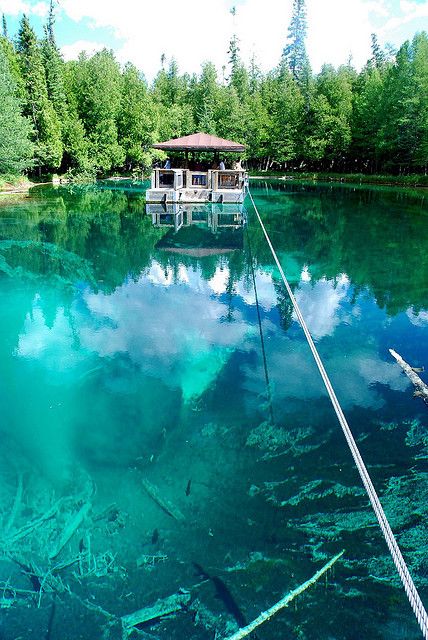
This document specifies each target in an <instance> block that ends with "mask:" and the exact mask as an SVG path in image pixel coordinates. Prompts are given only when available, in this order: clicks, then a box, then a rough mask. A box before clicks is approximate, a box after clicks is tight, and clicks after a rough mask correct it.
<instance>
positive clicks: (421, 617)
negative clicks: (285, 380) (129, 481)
mask: <svg viewBox="0 0 428 640" xmlns="http://www.w3.org/2000/svg"><path fill="white" fill-rule="evenodd" d="M248 195H249V197H250V200H251V203H252V205H253V207H254V211H255V212H256V215H257V219H258V221H259V224H260V226H261V229H262V231H263V233H264V236H265V238H266V242H267V243H268V246H269V248H270V250H271V252H272V256H273V259H274V260H275V263H276V266H277V267H278V270H279V273H280V275H281V278H282V281H283V283H284V286H285V288H286V290H287V293H288V295H289V297H290V300H291V303H292V305H293V308H294V311H295V313H296V316H297V318H298V320H299V322H300V326H301V327H302V329H303V332H304V334H305V336H306V340H307V341H308V344H309V347H310V349H311V352H312V355H313V357H314V360H315V362H316V365H317V367H318V370H319V372H320V374H321V378H322V380H323V382H324V385H325V388H326V389H327V393H328V395H329V397H330V400H331V403H332V405H333V408H334V410H335V412H336V415H337V418H338V420H339V423H340V426H341V427H342V430H343V433H344V434H345V438H346V441H347V443H348V446H349V448H350V450H351V453H352V457H353V458H354V461H355V464H356V465H357V469H358V472H359V474H360V476H361V480H362V481H363V484H364V487H365V489H366V491H367V494H368V496H369V499H370V503H371V505H372V507H373V510H374V512H375V514H376V517H377V519H378V522H379V525H380V528H381V530H382V533H383V535H384V538H385V540H386V544H387V545H388V549H389V551H390V553H391V556H392V559H393V561H394V564H395V566H396V569H397V571H398V574H399V576H400V578H401V582H402V583H403V586H404V589H405V592H406V594H407V597H408V599H409V602H410V605H411V607H412V609H413V612H414V614H415V616H416V619H417V621H418V623H419V626H420V628H421V630H422V633H423V636H424V638H425V640H428V615H427V612H426V610H425V607H424V605H423V603H422V600H421V598H420V596H419V593H418V590H417V589H416V586H415V584H414V582H413V579H412V577H411V575H410V573H409V570H408V568H407V565H406V562H405V560H404V558H403V556H402V554H401V551H400V548H399V546H398V544H397V541H396V539H395V537H394V534H393V532H392V529H391V527H390V524H389V522H388V520H387V517H386V515H385V512H384V510H383V507H382V505H381V503H380V501H379V498H378V495H377V493H376V489H375V488H374V485H373V482H372V480H371V478H370V475H369V472H368V471H367V468H366V465H365V464H364V461H363V459H362V457H361V454H360V451H359V449H358V447H357V443H356V442H355V439H354V436H353V435H352V432H351V429H350V427H349V425H348V422H347V420H346V418H345V415H344V413H343V411H342V407H341V406H340V403H339V400H338V399H337V397H336V394H335V392H334V389H333V386H332V384H331V382H330V379H329V377H328V374H327V372H326V370H325V368H324V365H323V362H322V360H321V357H320V355H319V353H318V351H317V348H316V346H315V344H314V341H313V340H312V336H311V334H310V333H309V329H308V327H307V325H306V322H305V319H304V317H303V315H302V313H301V311H300V308H299V305H298V304H297V300H296V298H295V297H294V294H293V292H292V290H291V287H290V285H289V283H288V280H287V278H286V277H285V273H284V271H283V269H282V266H281V263H280V261H279V259H278V256H277V255H276V252H275V249H274V248H273V245H272V242H271V240H270V237H269V234H268V232H267V231H266V228H265V226H264V224H263V222H262V219H261V217H260V214H259V212H258V209H257V207H256V205H255V202H254V200H253V196H252V195H251V192H250V190H249V189H248Z"/></svg>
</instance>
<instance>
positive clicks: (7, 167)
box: [0, 47, 33, 174]
mask: <svg viewBox="0 0 428 640" xmlns="http://www.w3.org/2000/svg"><path fill="white" fill-rule="evenodd" d="M20 112H21V104H20V101H19V99H18V98H17V96H16V85H15V83H14V79H13V75H12V74H11V72H10V69H9V64H8V60H7V57H6V55H5V53H4V51H3V49H2V47H0V174H7V173H11V174H19V173H20V172H21V171H23V170H24V169H27V168H29V167H30V166H31V159H32V155H33V145H32V143H31V141H30V136H31V125H30V123H29V122H28V120H27V119H26V118H24V117H23V116H21V113H20Z"/></svg>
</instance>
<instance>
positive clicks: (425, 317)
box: [406, 307, 428, 327]
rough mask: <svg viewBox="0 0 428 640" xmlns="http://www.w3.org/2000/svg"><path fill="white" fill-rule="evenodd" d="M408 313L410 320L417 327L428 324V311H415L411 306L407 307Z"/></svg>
mask: <svg viewBox="0 0 428 640" xmlns="http://www.w3.org/2000/svg"><path fill="white" fill-rule="evenodd" d="M406 314H407V316H408V318H409V320H410V322H411V323H412V324H414V325H416V326H417V327H424V326H426V325H428V311H419V312H418V313H415V311H414V309H413V308H412V307H411V308H410V309H407V311H406Z"/></svg>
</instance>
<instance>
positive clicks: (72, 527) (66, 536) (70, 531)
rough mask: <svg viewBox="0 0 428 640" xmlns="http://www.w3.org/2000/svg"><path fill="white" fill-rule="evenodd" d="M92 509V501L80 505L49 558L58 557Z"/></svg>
mask: <svg viewBox="0 0 428 640" xmlns="http://www.w3.org/2000/svg"><path fill="white" fill-rule="evenodd" d="M91 509H92V503H91V502H85V504H84V505H83V506H82V507H80V509H79V511H78V512H77V513H75V514H74V515H73V516H72V517H71V518H70V520H69V521H68V523H67V525H66V527H65V528H64V530H63V532H62V534H61V537H60V539H59V540H58V542H57V545H56V547H55V548H54V550H53V551H51V553H50V554H49V556H48V557H49V560H52V559H53V558H56V556H57V555H58V554H59V552H60V551H61V549H62V548H63V547H64V546H65V545H66V544H67V542H68V541H69V540H70V539H71V538H72V536H73V535H74V533H75V532H76V531H77V529H78V528H79V527H80V525H81V524H82V522H83V521H84V519H85V518H86V516H87V515H88V513H89V512H90V510H91Z"/></svg>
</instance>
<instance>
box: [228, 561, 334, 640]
mask: <svg viewBox="0 0 428 640" xmlns="http://www.w3.org/2000/svg"><path fill="white" fill-rule="evenodd" d="M344 553H345V552H344V551H341V552H340V553H338V554H337V555H336V556H334V558H332V559H331V560H330V561H329V562H327V564H325V565H324V566H323V567H322V568H321V569H320V570H319V571H317V572H316V573H314V575H313V576H312V578H309V580H306V582H304V583H303V584H301V585H300V586H299V587H297V588H296V589H293V591H290V593H287V595H285V596H284V597H283V598H281V600H279V601H278V602H277V603H276V604H274V605H273V606H272V607H270V608H269V609H266V611H263V612H262V613H261V614H260V615H259V616H257V618H256V619H255V620H253V621H252V622H250V624H248V625H247V626H246V627H243V628H241V629H238V631H237V632H236V633H233V634H232V635H231V636H229V637H228V638H226V640H241V638H245V637H247V636H249V635H250V633H253V631H254V630H255V629H257V627H260V625H262V624H264V623H265V622H266V621H267V620H270V619H271V618H272V617H273V616H274V615H276V614H277V613H278V611H281V609H284V608H285V607H287V606H288V605H289V604H290V602H292V600H294V598H296V597H297V596H298V595H300V594H301V593H303V591H306V589H309V587H311V586H312V585H313V584H315V583H316V582H317V580H319V579H320V578H321V576H323V575H324V573H326V572H327V571H328V570H329V569H331V568H332V566H333V565H334V563H335V562H337V561H338V560H339V558H341V557H342V556H343V554H344Z"/></svg>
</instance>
